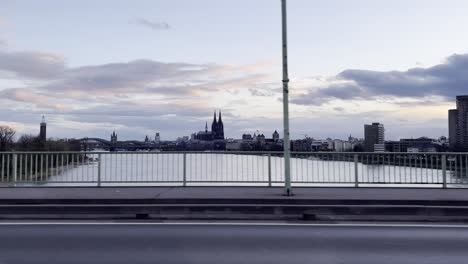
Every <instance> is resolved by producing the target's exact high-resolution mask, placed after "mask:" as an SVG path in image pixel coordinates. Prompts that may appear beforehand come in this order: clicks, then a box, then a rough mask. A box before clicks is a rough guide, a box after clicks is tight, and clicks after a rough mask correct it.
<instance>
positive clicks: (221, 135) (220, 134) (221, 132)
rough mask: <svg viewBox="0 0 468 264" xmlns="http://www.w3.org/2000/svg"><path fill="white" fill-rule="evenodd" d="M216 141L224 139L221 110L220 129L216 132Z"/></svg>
mask: <svg viewBox="0 0 468 264" xmlns="http://www.w3.org/2000/svg"><path fill="white" fill-rule="evenodd" d="M216 139H224V124H223V119H222V118H221V110H219V118H218V129H217V131H216Z"/></svg>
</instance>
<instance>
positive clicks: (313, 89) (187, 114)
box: [0, 0, 468, 140]
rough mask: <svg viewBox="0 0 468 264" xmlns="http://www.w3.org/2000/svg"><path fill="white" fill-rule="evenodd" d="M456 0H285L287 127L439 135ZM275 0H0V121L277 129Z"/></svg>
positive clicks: (456, 35)
mask: <svg viewBox="0 0 468 264" xmlns="http://www.w3.org/2000/svg"><path fill="white" fill-rule="evenodd" d="M467 11H468V2H467V1H465V0H446V1H439V0H412V1H407V0H406V1H402V0H393V1H383V0H382V1H380V0H353V1H347V0H326V1H325V0H323V1H322V0H314V1H310V0H289V1H288V34H289V36H288V37H289V39H288V42H289V43H288V44H289V53H290V54H289V64H290V66H289V74H290V79H291V83H290V111H291V135H292V138H303V137H305V136H309V137H314V138H328V137H330V138H342V139H344V138H347V137H348V136H349V135H350V134H351V135H353V136H355V137H363V133H364V129H363V126H364V124H367V123H371V122H380V123H383V124H384V125H385V129H386V138H387V139H399V138H410V137H420V136H428V137H439V136H442V135H447V110H448V109H450V108H453V107H455V96H456V95H461V94H468V75H467V74H466V72H467V70H468V34H466V25H468V16H466V12H467ZM281 78H282V76H281V4H280V1H279V0H236V1H233V0H197V1H193V0H170V1H169V0H139V1H130V0H100V1H95V0H80V1H74V0H73V1H72V0H70V1H62V0H41V1H35V0H1V1H0V113H2V114H1V115H0V125H9V126H12V127H14V128H15V129H16V130H17V131H18V134H27V133H32V134H37V133H38V132H39V122H40V121H41V116H42V115H43V114H44V115H45V116H46V119H47V123H48V136H50V137H56V138H81V137H101V138H109V137H110V134H111V133H112V131H116V132H117V134H118V135H119V139H144V137H145V135H150V136H152V135H154V133H156V132H159V133H160V134H161V139H163V140H173V139H175V138H177V137H180V136H188V135H190V134H191V133H193V132H196V131H199V130H203V129H204V126H205V122H207V121H208V123H210V122H211V120H212V116H213V111H215V110H221V111H222V114H223V122H224V127H225V134H226V136H227V137H229V138H240V137H241V135H242V134H243V133H254V132H257V131H258V132H260V133H263V134H265V135H266V136H269V135H271V134H272V133H273V131H274V130H278V132H280V134H282V129H283V126H282V105H281V98H282V94H281V92H282V90H281V85H282V83H281Z"/></svg>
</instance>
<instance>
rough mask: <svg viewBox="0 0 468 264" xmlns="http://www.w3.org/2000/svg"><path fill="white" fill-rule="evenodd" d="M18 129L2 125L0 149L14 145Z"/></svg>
mask: <svg viewBox="0 0 468 264" xmlns="http://www.w3.org/2000/svg"><path fill="white" fill-rule="evenodd" d="M15 134H16V131H15V130H14V129H13V128H11V127H9V126H0V151H7V150H9V148H10V147H11V146H12V145H13V139H14V137H15Z"/></svg>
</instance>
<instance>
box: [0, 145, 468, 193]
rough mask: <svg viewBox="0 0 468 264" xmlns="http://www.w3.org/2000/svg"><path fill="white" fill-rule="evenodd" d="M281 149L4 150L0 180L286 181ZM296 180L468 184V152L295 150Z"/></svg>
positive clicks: (24, 183) (112, 182)
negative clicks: (244, 150) (222, 150)
mask: <svg viewBox="0 0 468 264" xmlns="http://www.w3.org/2000/svg"><path fill="white" fill-rule="evenodd" d="M283 165H284V161H283V157H282V152H1V153H0V186H3V187H8V186H32V187H40V186H140V185H152V186H155V185H157V186H165V185H178V186H180V185H181V186H187V185H192V186H194V185H209V186H210V185H240V186H249V185H252V186H282V185H283V184H284V169H283ZM291 178H292V184H293V186H323V185H333V186H336V185H338V186H354V187H359V186H367V185H372V186H376V185H377V186H394V185H398V186H421V187H443V188H447V187H464V186H465V185H467V186H468V153H448V152H447V153H355V152H353V153H350V152H292V153H291Z"/></svg>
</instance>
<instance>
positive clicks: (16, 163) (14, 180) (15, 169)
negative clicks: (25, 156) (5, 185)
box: [12, 153, 18, 187]
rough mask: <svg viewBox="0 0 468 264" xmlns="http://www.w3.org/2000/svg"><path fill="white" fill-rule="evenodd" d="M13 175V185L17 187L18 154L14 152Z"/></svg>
mask: <svg viewBox="0 0 468 264" xmlns="http://www.w3.org/2000/svg"><path fill="white" fill-rule="evenodd" d="M12 158H13V159H12V163H13V164H12V166H13V168H12V176H13V186H15V187H16V181H17V177H18V167H17V166H18V156H17V154H16V153H13V157H12Z"/></svg>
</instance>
